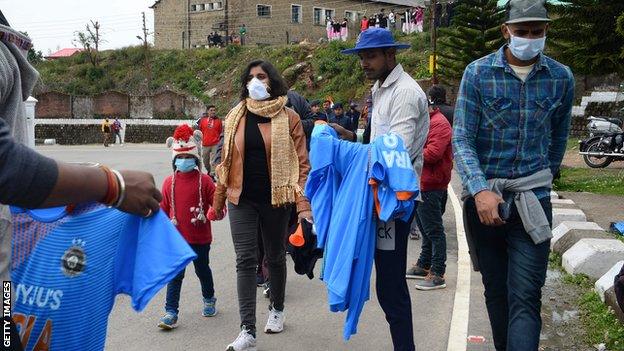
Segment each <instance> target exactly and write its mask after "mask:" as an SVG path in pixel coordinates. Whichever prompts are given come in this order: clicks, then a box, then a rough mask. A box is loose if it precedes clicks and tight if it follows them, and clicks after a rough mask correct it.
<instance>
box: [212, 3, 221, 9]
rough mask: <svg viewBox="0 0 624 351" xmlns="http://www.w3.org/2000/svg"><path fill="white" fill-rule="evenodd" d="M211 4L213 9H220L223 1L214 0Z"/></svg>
mask: <svg viewBox="0 0 624 351" xmlns="http://www.w3.org/2000/svg"><path fill="white" fill-rule="evenodd" d="M213 4H214V9H215V10H221V9H222V8H223V3H222V2H221V1H219V2H215V3H213Z"/></svg>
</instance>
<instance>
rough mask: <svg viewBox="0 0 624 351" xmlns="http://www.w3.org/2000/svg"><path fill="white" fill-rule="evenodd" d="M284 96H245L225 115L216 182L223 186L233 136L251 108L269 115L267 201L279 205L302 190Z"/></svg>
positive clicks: (227, 174) (230, 159) (290, 200)
mask: <svg viewBox="0 0 624 351" xmlns="http://www.w3.org/2000/svg"><path fill="white" fill-rule="evenodd" d="M287 101H288V98H287V97H286V96H280V97H278V98H277V99H275V100H267V101H256V100H253V99H249V98H247V99H246V100H244V101H241V102H240V103H239V104H238V105H236V107H234V108H233V109H232V110H231V111H230V112H229V113H228V115H227V116H226V117H225V134H224V139H223V141H224V142H223V160H222V161H221V164H219V165H218V166H217V168H216V172H217V175H218V176H219V177H218V178H219V180H218V181H219V183H220V184H222V185H224V186H226V187H227V183H228V180H229V176H230V167H231V165H232V148H233V147H234V136H235V135H236V130H237V129H238V124H239V123H240V120H241V118H243V117H244V116H246V115H247V112H251V113H253V114H256V115H258V116H261V117H266V118H269V119H271V159H270V160H268V161H269V162H270V167H271V204H272V205H273V206H283V205H285V204H289V203H294V202H295V199H296V195H297V194H299V195H301V194H302V189H301V187H300V186H299V184H298V181H299V157H298V156H297V151H296V150H295V143H294V141H293V139H292V138H291V136H290V126H289V120H288V114H287V113H286V109H285V106H286V102H287Z"/></svg>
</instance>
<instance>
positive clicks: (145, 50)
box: [137, 12, 152, 94]
mask: <svg viewBox="0 0 624 351" xmlns="http://www.w3.org/2000/svg"><path fill="white" fill-rule="evenodd" d="M141 14H142V15H143V37H140V36H138V35H137V38H138V39H139V40H142V41H143V56H144V58H145V76H146V78H147V93H148V94H149V93H150V91H151V87H152V69H151V67H150V61H149V43H148V42H147V36H148V34H149V33H147V25H146V24H145V12H141Z"/></svg>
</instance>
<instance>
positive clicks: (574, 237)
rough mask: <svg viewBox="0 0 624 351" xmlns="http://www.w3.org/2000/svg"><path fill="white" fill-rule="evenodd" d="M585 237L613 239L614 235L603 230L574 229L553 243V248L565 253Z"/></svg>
mask: <svg viewBox="0 0 624 351" xmlns="http://www.w3.org/2000/svg"><path fill="white" fill-rule="evenodd" d="M583 239H613V236H611V235H609V234H608V233H607V232H605V231H603V230H583V229H572V230H570V231H569V232H567V233H566V235H564V236H563V237H561V238H560V239H559V240H557V242H556V243H555V244H553V245H552V250H553V251H555V252H557V253H559V254H564V253H566V251H568V250H570V248H572V247H573V246H574V245H575V244H576V243H578V242H579V241H581V240H583Z"/></svg>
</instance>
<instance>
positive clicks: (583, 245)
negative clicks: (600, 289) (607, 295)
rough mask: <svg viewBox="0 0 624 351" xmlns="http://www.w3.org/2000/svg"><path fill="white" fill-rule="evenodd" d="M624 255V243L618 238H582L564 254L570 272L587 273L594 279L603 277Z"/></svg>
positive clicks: (567, 269) (563, 263) (564, 265)
mask: <svg viewBox="0 0 624 351" xmlns="http://www.w3.org/2000/svg"><path fill="white" fill-rule="evenodd" d="M622 257H624V243H623V242H621V241H619V240H616V239H581V240H579V241H578V242H577V243H576V244H574V246H572V247H571V248H570V249H569V250H568V251H566V252H565V253H564V254H563V256H562V260H561V261H562V262H561V263H562V265H563V268H564V269H565V270H566V272H568V273H570V274H579V273H581V274H585V275H587V276H588V277H590V278H591V279H593V280H598V279H600V277H602V276H603V275H604V274H605V273H606V272H607V271H608V270H609V269H611V267H613V265H615V264H616V263H617V262H619V261H620V260H621V259H622Z"/></svg>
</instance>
